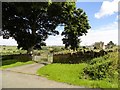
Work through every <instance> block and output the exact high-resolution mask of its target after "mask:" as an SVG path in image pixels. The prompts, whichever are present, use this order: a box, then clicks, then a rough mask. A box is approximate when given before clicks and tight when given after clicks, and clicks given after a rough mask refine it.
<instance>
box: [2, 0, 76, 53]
mask: <svg viewBox="0 0 120 90" xmlns="http://www.w3.org/2000/svg"><path fill="white" fill-rule="evenodd" d="M73 4H74V5H75V3H68V2H61V3H60V2H59V3H57V2H51V3H49V2H39V3H38V2H17V3H15V2H4V3H3V4H2V14H3V15H2V16H3V17H2V21H3V22H2V30H3V31H4V35H3V36H4V37H6V38H8V37H9V36H10V37H13V38H14V39H15V40H16V41H17V43H18V48H22V49H25V50H28V53H30V51H32V49H33V47H34V46H35V45H36V44H39V45H40V46H42V45H43V44H42V43H44V41H45V40H46V39H47V38H48V35H56V34H59V32H58V31H56V30H55V29H56V27H57V26H58V25H59V24H63V23H66V22H67V20H66V17H68V15H69V13H70V11H72V10H74V9H73V8H74V7H75V6H74V5H73ZM28 8H29V9H28Z"/></svg>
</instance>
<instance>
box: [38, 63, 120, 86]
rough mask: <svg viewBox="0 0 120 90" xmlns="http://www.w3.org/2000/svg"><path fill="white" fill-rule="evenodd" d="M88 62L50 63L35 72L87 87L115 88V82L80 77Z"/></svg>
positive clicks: (52, 78) (56, 79)
mask: <svg viewBox="0 0 120 90" xmlns="http://www.w3.org/2000/svg"><path fill="white" fill-rule="evenodd" d="M87 65H88V64H86V63H81V64H50V65H47V66H44V67H42V68H40V69H39V70H38V71H37V74H38V75H40V76H44V77H47V78H48V79H51V80H55V81H59V82H65V83H68V84H72V85H78V86H84V87H88V88H117V87H118V86H117V84H115V83H110V82H108V81H106V80H89V79H81V78H80V76H81V72H83V68H84V67H86V66H87Z"/></svg>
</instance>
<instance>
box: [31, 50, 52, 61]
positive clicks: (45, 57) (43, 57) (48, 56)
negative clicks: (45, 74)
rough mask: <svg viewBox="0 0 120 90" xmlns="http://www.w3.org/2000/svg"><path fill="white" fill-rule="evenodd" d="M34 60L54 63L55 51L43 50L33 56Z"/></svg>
mask: <svg viewBox="0 0 120 90" xmlns="http://www.w3.org/2000/svg"><path fill="white" fill-rule="evenodd" d="M33 60H34V61H35V62H38V63H52V62H53V53H50V52H43V53H39V54H36V55H34V56H33Z"/></svg>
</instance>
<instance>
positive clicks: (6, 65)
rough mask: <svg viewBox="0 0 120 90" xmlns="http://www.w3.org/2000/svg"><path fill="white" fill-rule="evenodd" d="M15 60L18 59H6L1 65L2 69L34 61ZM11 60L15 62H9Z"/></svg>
mask: <svg viewBox="0 0 120 90" xmlns="http://www.w3.org/2000/svg"><path fill="white" fill-rule="evenodd" d="M15 61H16V60H6V61H5V62H4V65H3V66H0V70H3V69H7V68H12V67H16V66H21V65H26V64H32V63H34V62H33V61H27V62H15ZM10 62H15V63H12V64H9V63H10Z"/></svg>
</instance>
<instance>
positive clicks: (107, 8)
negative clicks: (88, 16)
mask: <svg viewBox="0 0 120 90" xmlns="http://www.w3.org/2000/svg"><path fill="white" fill-rule="evenodd" d="M119 1H120V0H113V1H103V3H102V6H101V8H100V10H99V12H97V13H95V17H96V18H98V19H100V18H102V17H104V16H109V15H112V14H114V13H116V12H118V2H119Z"/></svg>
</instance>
